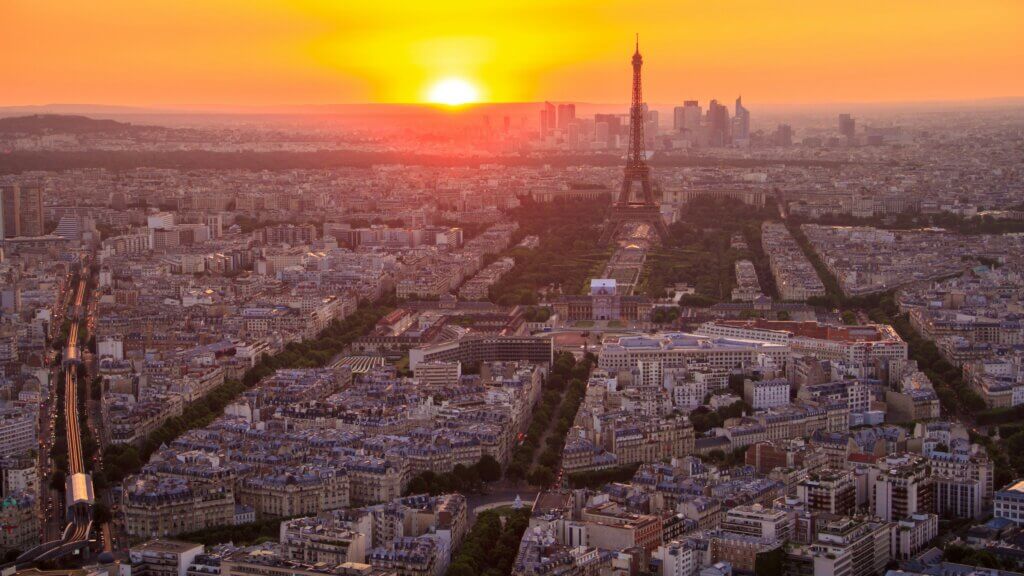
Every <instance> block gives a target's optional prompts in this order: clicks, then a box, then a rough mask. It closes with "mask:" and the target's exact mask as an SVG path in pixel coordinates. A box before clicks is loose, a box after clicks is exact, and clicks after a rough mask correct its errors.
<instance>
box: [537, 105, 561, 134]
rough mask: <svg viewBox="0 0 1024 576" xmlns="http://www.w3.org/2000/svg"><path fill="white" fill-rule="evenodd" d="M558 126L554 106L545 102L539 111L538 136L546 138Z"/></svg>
mask: <svg viewBox="0 0 1024 576" xmlns="http://www.w3.org/2000/svg"><path fill="white" fill-rule="evenodd" d="M557 126H558V118H557V116H556V114H555V105H554V104H552V103H551V102H545V103H544V108H542V109H541V111H540V136H541V138H547V137H548V136H550V135H551V133H552V132H554V131H555V128H556V127H557Z"/></svg>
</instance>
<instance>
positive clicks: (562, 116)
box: [558, 104, 576, 130]
mask: <svg viewBox="0 0 1024 576" xmlns="http://www.w3.org/2000/svg"><path fill="white" fill-rule="evenodd" d="M575 120H576V105H575V104H559V105H558V129H559V130H568V129H569V125H570V124H572V123H573V121H575Z"/></svg>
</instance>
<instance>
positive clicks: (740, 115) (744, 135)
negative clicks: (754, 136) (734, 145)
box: [732, 96, 750, 141]
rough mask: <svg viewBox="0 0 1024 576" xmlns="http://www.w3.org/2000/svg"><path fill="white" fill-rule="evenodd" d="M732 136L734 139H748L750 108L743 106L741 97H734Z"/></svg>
mask: <svg viewBox="0 0 1024 576" xmlns="http://www.w3.org/2000/svg"><path fill="white" fill-rule="evenodd" d="M732 138H733V140H734V141H746V140H749V139H750V110H747V109H746V108H744V107H743V97H742V96H740V97H738V98H736V111H735V117H734V118H733V130H732Z"/></svg>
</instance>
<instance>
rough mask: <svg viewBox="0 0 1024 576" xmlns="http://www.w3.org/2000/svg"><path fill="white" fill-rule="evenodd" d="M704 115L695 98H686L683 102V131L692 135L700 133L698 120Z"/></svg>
mask: <svg viewBox="0 0 1024 576" xmlns="http://www.w3.org/2000/svg"><path fill="white" fill-rule="evenodd" d="M703 115H704V111H703V110H701V108H700V104H699V103H698V102H697V101H696V100H687V101H685V102H683V124H682V130H683V132H688V133H690V134H692V135H693V136H694V137H696V136H698V135H699V134H700V120H701V117H702V116H703Z"/></svg>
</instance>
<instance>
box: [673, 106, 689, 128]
mask: <svg viewBox="0 0 1024 576" xmlns="http://www.w3.org/2000/svg"><path fill="white" fill-rule="evenodd" d="M684 122H686V108H683V107H682V106H676V107H675V108H673V109H672V129H673V130H675V131H676V132H682V131H683V123H684Z"/></svg>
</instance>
